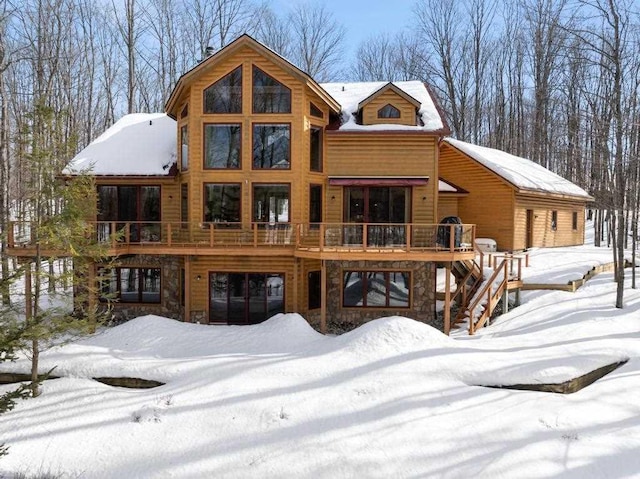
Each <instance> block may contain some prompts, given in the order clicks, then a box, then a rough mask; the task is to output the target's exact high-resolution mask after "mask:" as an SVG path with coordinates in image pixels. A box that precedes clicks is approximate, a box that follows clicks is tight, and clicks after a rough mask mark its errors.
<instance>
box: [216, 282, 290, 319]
mask: <svg viewBox="0 0 640 479" xmlns="http://www.w3.org/2000/svg"><path fill="white" fill-rule="evenodd" d="M282 312H284V274H278V273H209V321H210V322H212V323H213V322H215V323H220V322H222V323H227V324H256V323H260V322H262V321H264V320H265V319H268V318H270V317H271V316H273V315H274V314H277V313H282Z"/></svg>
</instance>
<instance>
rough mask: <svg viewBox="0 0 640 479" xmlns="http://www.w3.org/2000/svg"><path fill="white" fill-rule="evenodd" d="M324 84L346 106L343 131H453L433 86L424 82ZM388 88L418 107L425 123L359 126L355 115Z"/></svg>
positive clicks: (419, 114) (322, 85)
mask: <svg viewBox="0 0 640 479" xmlns="http://www.w3.org/2000/svg"><path fill="white" fill-rule="evenodd" d="M389 85H391V87H390V86H389ZM320 86H321V87H322V88H323V89H325V90H326V91H327V92H328V93H329V94H330V95H331V96H332V97H333V98H335V99H336V100H338V103H340V105H341V106H342V111H341V113H342V125H341V126H340V128H339V130H340V131H388V130H394V131H395V130H399V131H423V132H429V133H439V134H448V133H449V128H448V127H447V123H446V121H445V119H444V116H443V115H442V114H441V112H440V110H439V108H438V106H437V104H436V102H435V100H434V98H433V96H432V95H431V92H430V91H429V88H428V87H427V86H426V85H425V84H424V83H422V82H421V81H399V82H393V83H389V82H355V83H321V84H320ZM388 88H392V89H393V90H394V91H396V92H397V93H398V94H399V95H401V96H402V97H403V98H405V99H407V101H409V102H411V103H413V104H415V105H416V106H417V108H418V116H419V118H420V119H421V120H422V125H417V126H411V125H398V124H378V125H358V124H357V123H356V119H355V115H356V114H357V113H358V111H359V110H360V108H362V106H364V105H365V104H366V103H367V102H369V101H371V100H372V99H373V98H375V97H376V96H377V95H379V94H380V93H382V91H385V90H386V89H388Z"/></svg>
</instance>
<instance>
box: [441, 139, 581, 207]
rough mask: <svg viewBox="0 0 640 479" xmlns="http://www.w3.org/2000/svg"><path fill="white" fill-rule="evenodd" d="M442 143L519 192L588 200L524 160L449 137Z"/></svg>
mask: <svg viewBox="0 0 640 479" xmlns="http://www.w3.org/2000/svg"><path fill="white" fill-rule="evenodd" d="M444 141H445V142H447V143H448V144H450V145H451V146H453V147H454V148H457V149H458V150H460V151H461V152H462V153H464V154H466V155H467V156H469V157H470V158H471V159H473V160H475V161H477V162H478V163H480V164H481V165H483V166H485V167H486V168H488V169H490V170H491V171H493V172H494V173H496V174H497V175H499V176H501V177H502V178H503V179H505V180H506V181H508V182H509V183H511V184H512V185H514V186H515V187H517V188H519V189H521V190H531V191H541V192H546V193H555V194H558V195H568V196H575V197H579V198H584V199H587V200H588V199H591V196H589V194H588V193H587V192H586V191H585V190H583V189H582V188H580V187H579V186H577V185H575V184H573V183H572V182H570V181H569V180H566V179H564V178H563V177H561V176H560V175H557V174H555V173H553V172H552V171H549V170H548V169H546V168H545V167H544V166H541V165H539V164H537V163H534V162H533V161H531V160H527V159H526V158H521V157H519V156H514V155H511V154H509V153H506V152H504V151H501V150H496V149H493V148H487V147H484V146H478V145H473V144H471V143H466V142H464V141H460V140H454V139H453V138H445V140H444Z"/></svg>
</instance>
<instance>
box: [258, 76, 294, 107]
mask: <svg viewBox="0 0 640 479" xmlns="http://www.w3.org/2000/svg"><path fill="white" fill-rule="evenodd" d="M253 112H254V113H291V90H290V89H289V88H287V87H286V86H284V85H283V84H282V83H280V82H279V81H278V80H276V79H275V78H273V77H271V76H269V75H267V74H266V73H265V72H263V71H262V70H260V69H259V68H258V67H256V66H254V67H253Z"/></svg>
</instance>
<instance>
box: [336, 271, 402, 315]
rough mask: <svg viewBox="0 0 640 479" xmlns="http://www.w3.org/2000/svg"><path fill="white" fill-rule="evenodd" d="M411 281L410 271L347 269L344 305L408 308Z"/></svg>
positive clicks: (343, 296) (352, 306) (344, 280)
mask: <svg viewBox="0 0 640 479" xmlns="http://www.w3.org/2000/svg"><path fill="white" fill-rule="evenodd" d="M410 283H411V273H410V272H408V271H345V272H344V278H343V285H342V305H343V306H344V307H345V308H408V307H409V288H410V287H411V286H410Z"/></svg>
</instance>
